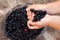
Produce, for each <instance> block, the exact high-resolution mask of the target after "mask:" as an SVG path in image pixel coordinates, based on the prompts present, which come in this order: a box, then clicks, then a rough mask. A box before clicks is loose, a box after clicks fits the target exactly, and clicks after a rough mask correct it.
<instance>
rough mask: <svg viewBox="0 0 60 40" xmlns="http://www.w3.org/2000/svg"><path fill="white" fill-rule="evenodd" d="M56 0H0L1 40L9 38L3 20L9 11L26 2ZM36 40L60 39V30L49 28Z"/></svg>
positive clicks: (49, 0)
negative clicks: (5, 32)
mask: <svg viewBox="0 0 60 40" xmlns="http://www.w3.org/2000/svg"><path fill="white" fill-rule="evenodd" d="M52 1H54V0H34V1H33V0H0V40H9V39H8V38H6V36H5V34H4V27H3V26H4V25H3V20H4V17H5V16H6V14H7V12H8V11H9V10H11V9H12V8H13V7H15V6H17V5H23V4H25V3H34V4H36V3H41V4H42V3H49V2H52ZM36 40H60V32H58V31H56V30H54V29H52V28H47V29H46V31H45V32H44V33H43V34H42V35H41V36H40V35H39V36H38V37H37V39H36Z"/></svg>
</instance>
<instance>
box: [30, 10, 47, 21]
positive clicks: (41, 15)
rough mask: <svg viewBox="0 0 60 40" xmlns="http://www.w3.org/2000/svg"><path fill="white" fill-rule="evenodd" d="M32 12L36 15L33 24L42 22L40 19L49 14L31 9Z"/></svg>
mask: <svg viewBox="0 0 60 40" xmlns="http://www.w3.org/2000/svg"><path fill="white" fill-rule="evenodd" d="M30 11H31V12H33V13H34V14H35V15H34V18H33V22H37V21H40V19H42V18H43V17H44V16H45V15H46V14H47V12H46V11H42V10H34V9H31V10H30Z"/></svg>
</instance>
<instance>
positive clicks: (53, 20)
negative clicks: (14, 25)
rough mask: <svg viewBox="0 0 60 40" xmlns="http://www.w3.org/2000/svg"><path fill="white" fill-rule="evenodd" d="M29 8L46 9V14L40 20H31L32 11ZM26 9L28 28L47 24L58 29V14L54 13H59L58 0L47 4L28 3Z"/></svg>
mask: <svg viewBox="0 0 60 40" xmlns="http://www.w3.org/2000/svg"><path fill="white" fill-rule="evenodd" d="M30 9H35V10H45V11H47V15H46V16H45V17H44V18H42V19H41V21H38V22H32V20H33V17H34V13H32V12H31V11H30ZM26 10H27V15H28V19H29V20H28V22H27V25H28V27H29V28H30V29H40V28H42V27H45V26H49V27H51V28H54V29H56V30H58V31H60V16H56V15H55V14H59V13H60V0H59V1H56V2H52V3H48V4H33V5H29V6H28V8H27V9H26ZM31 25H32V26H31Z"/></svg>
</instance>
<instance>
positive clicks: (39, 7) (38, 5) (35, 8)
mask: <svg viewBox="0 0 60 40" xmlns="http://www.w3.org/2000/svg"><path fill="white" fill-rule="evenodd" d="M30 9H34V10H40V9H41V10H45V9H46V5H42V4H34V5H29V6H28V7H27V9H26V11H27V16H28V19H29V20H32V19H33V17H34V13H32V12H31V11H30Z"/></svg>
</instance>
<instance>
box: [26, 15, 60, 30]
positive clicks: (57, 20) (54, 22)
mask: <svg viewBox="0 0 60 40" xmlns="http://www.w3.org/2000/svg"><path fill="white" fill-rule="evenodd" d="M27 25H28V28H29V29H40V28H42V27H45V26H50V27H51V28H54V29H57V30H60V16H56V15H55V16H54V15H48V14H47V15H46V16H45V17H44V18H42V19H41V21H38V22H32V21H31V20H29V21H28V22H27Z"/></svg>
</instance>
